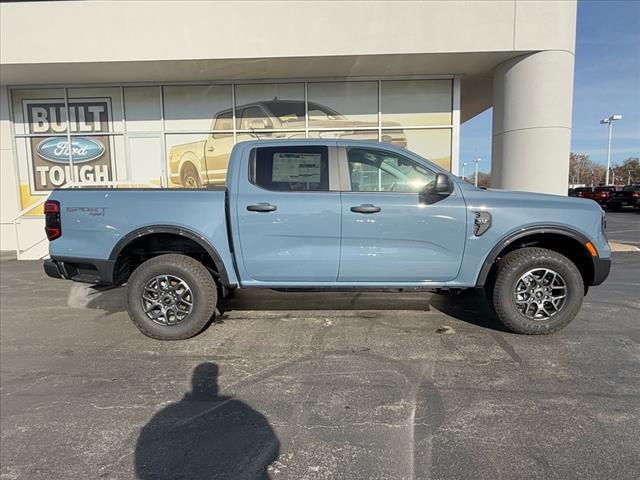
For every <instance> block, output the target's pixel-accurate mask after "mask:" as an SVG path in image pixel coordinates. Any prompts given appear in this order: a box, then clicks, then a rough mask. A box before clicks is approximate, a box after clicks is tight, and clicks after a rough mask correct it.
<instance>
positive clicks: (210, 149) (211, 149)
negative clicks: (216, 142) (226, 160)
mask: <svg viewBox="0 0 640 480" xmlns="http://www.w3.org/2000/svg"><path fill="white" fill-rule="evenodd" d="M214 150H215V148H213V147H207V152H213V151H214Z"/></svg>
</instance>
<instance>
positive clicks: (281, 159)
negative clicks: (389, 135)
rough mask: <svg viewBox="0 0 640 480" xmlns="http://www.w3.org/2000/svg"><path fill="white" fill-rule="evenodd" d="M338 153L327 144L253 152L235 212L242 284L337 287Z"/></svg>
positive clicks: (338, 250) (265, 148) (240, 179)
mask: <svg viewBox="0 0 640 480" xmlns="http://www.w3.org/2000/svg"><path fill="white" fill-rule="evenodd" d="M269 143H270V142H267V145H269ZM335 150H336V149H335V147H334V146H329V147H328V146H326V143H325V144H323V145H309V144H305V145H301V146H292V145H290V144H289V145H284V146H264V147H256V148H254V149H252V150H251V152H250V155H249V158H248V165H247V166H246V167H247V168H246V169H245V170H244V172H242V171H241V173H240V176H239V179H238V194H237V196H236V209H235V211H236V214H237V220H238V232H239V235H238V237H239V238H237V239H236V238H234V245H235V248H236V249H239V253H240V261H241V266H240V267H241V269H242V272H241V273H243V274H244V275H241V276H243V277H246V278H243V283H244V284H252V283H253V284H278V283H279V284H288V285H298V284H300V283H301V282H313V283H318V282H335V281H336V279H337V277H338V261H339V258H340V222H341V212H340V192H339V191H337V188H338V182H337V180H335V177H336V175H337V169H336V168H335V165H337V160H336V159H335ZM243 167H245V165H243Z"/></svg>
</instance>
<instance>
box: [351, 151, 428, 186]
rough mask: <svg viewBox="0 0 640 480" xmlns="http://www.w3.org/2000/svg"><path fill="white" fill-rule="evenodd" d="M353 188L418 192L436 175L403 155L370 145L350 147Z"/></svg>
mask: <svg viewBox="0 0 640 480" xmlns="http://www.w3.org/2000/svg"><path fill="white" fill-rule="evenodd" d="M347 159H348V162H349V174H350V176H351V191H353V192H398V193H417V192H419V191H421V190H422V189H423V188H424V187H425V186H426V185H427V184H428V183H431V182H433V181H434V180H435V174H434V173H433V172H432V171H431V170H428V169H426V168H425V167H423V166H421V165H418V164H417V163H415V162H413V161H412V160H409V159H407V158H405V157H403V156H400V155H396V154H394V153H391V152H385V151H383V150H375V149H368V148H349V149H347Z"/></svg>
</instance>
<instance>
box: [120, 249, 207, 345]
mask: <svg viewBox="0 0 640 480" xmlns="http://www.w3.org/2000/svg"><path fill="white" fill-rule="evenodd" d="M217 300H218V291H217V288H216V284H215V281H214V279H213V277H212V276H211V274H210V273H209V271H208V270H207V269H206V268H205V266H204V265H202V264H201V263H200V262H198V261H197V260H195V259H193V258H191V257H187V256H186V255H178V254H167V255H159V256H157V257H153V258H152V259H150V260H147V261H146V262H144V263H143V264H141V265H140V266H139V267H138V268H136V269H135V271H134V272H133V273H132V274H131V277H130V278H129V281H128V284H127V310H128V312H129V317H130V318H131V320H132V321H133V323H134V324H135V326H136V327H138V330H140V331H141V332H142V333H144V334H145V335H146V336H147V337H151V338H155V339H156V340H183V339H186V338H190V337H193V336H194V335H197V334H198V333H200V332H201V331H202V330H203V329H204V328H205V327H206V326H207V325H208V324H209V321H210V320H211V319H212V318H213V315H214V312H215V308H216V302H217Z"/></svg>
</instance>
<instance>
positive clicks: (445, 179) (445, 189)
mask: <svg viewBox="0 0 640 480" xmlns="http://www.w3.org/2000/svg"><path fill="white" fill-rule="evenodd" d="M452 193H453V181H452V180H451V178H450V177H449V175H446V174H444V173H437V174H436V178H435V180H434V181H433V183H430V184H429V185H427V186H426V187H425V188H424V190H422V192H420V203H424V204H427V205H429V204H432V203H437V202H439V201H440V200H444V199H445V198H447V197H448V196H449V195H451V194H452Z"/></svg>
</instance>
